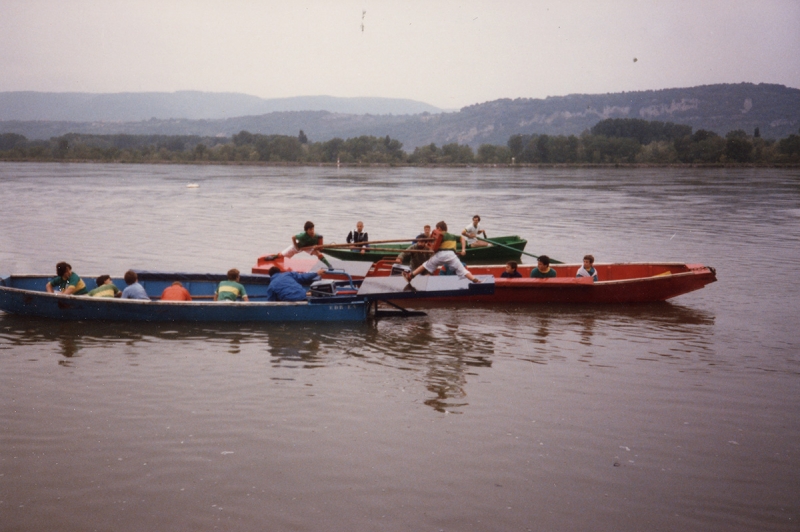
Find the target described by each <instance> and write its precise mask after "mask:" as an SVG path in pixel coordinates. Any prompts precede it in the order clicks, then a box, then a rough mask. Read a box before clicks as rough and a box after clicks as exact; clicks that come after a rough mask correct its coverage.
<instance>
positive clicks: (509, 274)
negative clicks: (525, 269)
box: [500, 260, 522, 279]
mask: <svg viewBox="0 0 800 532" xmlns="http://www.w3.org/2000/svg"><path fill="white" fill-rule="evenodd" d="M500 277H503V278H506V279H516V278H518V277H522V274H521V273H519V272H518V271H517V261H515V260H510V261H508V262H506V271H504V272H503V273H501V274H500Z"/></svg>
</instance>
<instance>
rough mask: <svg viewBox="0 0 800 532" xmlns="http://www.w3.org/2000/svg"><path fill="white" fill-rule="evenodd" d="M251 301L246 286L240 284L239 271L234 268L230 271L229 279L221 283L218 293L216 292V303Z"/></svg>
mask: <svg viewBox="0 0 800 532" xmlns="http://www.w3.org/2000/svg"><path fill="white" fill-rule="evenodd" d="M239 298H241V299H242V301H250V299H249V298H248V297H247V292H246V291H245V289H244V286H243V285H242V284H240V283H239V270H237V269H236V268H233V269H232V270H228V279H227V280H226V281H222V282H220V283H219V286H218V287H217V291H216V292H214V301H236V300H237V299H239Z"/></svg>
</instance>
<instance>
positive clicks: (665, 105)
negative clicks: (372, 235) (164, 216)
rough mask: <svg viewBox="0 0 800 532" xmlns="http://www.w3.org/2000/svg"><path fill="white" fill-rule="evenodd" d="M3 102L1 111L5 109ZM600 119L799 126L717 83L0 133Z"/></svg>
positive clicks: (784, 110) (332, 128)
mask: <svg viewBox="0 0 800 532" xmlns="http://www.w3.org/2000/svg"><path fill="white" fill-rule="evenodd" d="M1 102H2V100H0V106H1V105H2V103H1ZM605 118H642V119H645V120H660V121H666V122H675V123H678V124H686V125H690V126H692V128H694V130H695V131H697V130H699V129H707V130H710V131H714V132H716V133H718V134H720V135H725V134H726V133H728V132H729V131H732V130H736V129H742V130H744V131H745V132H747V133H748V134H753V132H754V130H755V128H759V130H760V134H761V136H762V137H765V138H783V137H786V136H788V135H789V134H792V133H797V132H798V129H799V128H800V90H799V89H793V88H788V87H785V86H783V85H770V84H763V83H762V84H758V85H756V84H752V83H739V84H720V85H704V86H699V87H689V88H676V89H663V90H657V91H637V92H623V93H610V94H591V95H587V94H572V95H567V96H557V97H548V98H545V99H523V98H520V99H515V100H511V99H501V100H495V101H491V102H486V103H481V104H475V105H471V106H468V107H464V108H462V109H461V110H460V111H458V112H450V113H436V114H431V113H421V114H407V115H379V114H352V113H335V112H330V111H328V110H324V111H321V110H320V111H284V112H272V113H267V114H262V115H255V116H239V117H235V118H225V119H209V120H189V119H169V120H161V119H150V120H146V121H133V122H102V121H94V122H44V121H39V122H31V121H5V122H0V133H2V132H13V133H19V134H22V135H25V136H26V137H28V138H50V137H53V136H58V135H63V134H65V133H68V132H75V133H91V134H118V133H129V134H148V135H150V134H162V135H185V134H193V135H200V136H225V137H230V136H232V135H233V134H235V133H238V132H240V131H243V130H244V131H249V132H251V133H261V134H283V135H297V134H298V132H299V131H300V130H301V129H302V130H303V131H304V132H305V133H306V135H307V136H308V138H309V139H310V140H311V141H315V142H316V141H326V140H329V139H331V138H334V137H340V138H352V137H357V136H361V135H373V136H381V137H382V136H386V135H389V136H390V137H392V138H393V139H397V140H399V141H400V142H402V143H403V147H404V149H405V150H407V151H413V149H414V148H415V147H417V146H424V145H427V144H431V143H436V144H438V145H440V146H441V145H444V144H448V143H458V144H468V145H470V146H472V147H473V148H477V147H478V146H480V145H481V144H495V145H505V144H506V142H507V141H508V139H509V137H510V136H511V135H515V134H548V135H580V134H581V133H582V132H583V131H585V130H587V129H590V128H591V127H592V126H594V125H595V124H596V123H597V122H599V121H600V120H603V119H605Z"/></svg>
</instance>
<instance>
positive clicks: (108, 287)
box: [88, 275, 122, 297]
mask: <svg viewBox="0 0 800 532" xmlns="http://www.w3.org/2000/svg"><path fill="white" fill-rule="evenodd" d="M95 282H96V283H97V288H95V289H94V290H90V291H89V294H88V295H89V297H119V296H120V295H121V293H122V292H120V289H119V288H117V286H116V285H115V284H114V283H112V282H111V276H110V275H101V276H100V277H98V278H97V280H96V281H95Z"/></svg>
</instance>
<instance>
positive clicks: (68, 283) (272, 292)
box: [45, 262, 325, 301]
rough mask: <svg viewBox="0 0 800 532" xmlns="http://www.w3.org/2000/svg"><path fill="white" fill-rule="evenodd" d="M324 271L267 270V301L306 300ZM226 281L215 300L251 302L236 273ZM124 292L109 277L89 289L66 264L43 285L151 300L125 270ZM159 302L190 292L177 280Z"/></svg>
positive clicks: (188, 296)
mask: <svg viewBox="0 0 800 532" xmlns="http://www.w3.org/2000/svg"><path fill="white" fill-rule="evenodd" d="M324 271H325V270H319V271H316V272H308V273H297V272H284V271H281V269H280V268H278V267H273V268H271V269H270V271H269V273H270V276H271V280H270V284H269V286H268V287H267V292H266V301H303V300H305V299H306V288H305V287H304V286H303V284H304V283H308V282H310V281H313V280H314V279H317V278H318V277H319V276H320V275H322V273H323V272H324ZM226 277H227V279H225V280H223V281H220V283H219V284H218V285H217V288H216V290H215V292H214V296H213V299H214V301H250V299H249V297H248V295H247V290H246V289H245V287H244V285H243V284H242V283H241V282H240V281H241V274H240V272H239V270H237V269H236V268H233V269H231V270H228V273H227V275H226ZM124 280H125V284H126V285H127V286H126V287H125V289H124V290H120V289H119V288H118V287H117V286H116V285H114V283H113V282H112V280H111V276H110V275H101V276H100V277H98V278H97V279H96V284H97V288H94V289H92V290H88V289H87V287H86V283H85V282H84V281H83V279H81V277H80V276H79V275H78V274H77V273H75V272H74V271H72V266H71V265H70V264H68V263H66V262H59V263H58V264H56V276H55V277H53V278H51V279H50V280H49V281H48V282H47V284H46V285H45V290H47V292H49V293H51V294H52V293H61V294H65V295H75V296H83V295H85V296H88V297H112V298H113V297H118V298H122V299H141V300H146V301H150V300H151V298H150V296H148V295H147V292H146V291H145V289H144V286H142V285H141V284H140V283H139V278H138V275H137V274H136V272H134V271H133V270H128V271H127V272H125V276H124ZM159 300H160V301H192V295H191V294H190V293H189V291H188V290H186V288H184V286H183V284H182V283H181V282H180V281H175V282H173V283H172V284H171V285H170V286H168V287H167V288H165V289H164V290H163V291H162V292H161V297H160V298H159Z"/></svg>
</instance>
